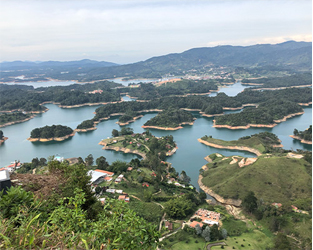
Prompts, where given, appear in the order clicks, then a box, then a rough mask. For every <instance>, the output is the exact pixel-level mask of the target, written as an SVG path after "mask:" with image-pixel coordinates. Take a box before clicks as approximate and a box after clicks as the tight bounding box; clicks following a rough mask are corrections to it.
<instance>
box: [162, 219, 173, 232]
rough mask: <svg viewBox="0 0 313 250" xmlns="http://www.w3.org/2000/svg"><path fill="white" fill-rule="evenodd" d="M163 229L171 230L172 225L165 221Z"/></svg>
mask: <svg viewBox="0 0 313 250" xmlns="http://www.w3.org/2000/svg"><path fill="white" fill-rule="evenodd" d="M164 226H165V228H167V229H168V230H171V231H172V230H173V223H171V222H169V221H165V223H164Z"/></svg>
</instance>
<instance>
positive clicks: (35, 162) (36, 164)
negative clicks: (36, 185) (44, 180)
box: [32, 157, 39, 168]
mask: <svg viewBox="0 0 313 250" xmlns="http://www.w3.org/2000/svg"><path fill="white" fill-rule="evenodd" d="M38 166H39V160H38V158H37V157H36V158H33V159H32V167H33V168H36V167H38Z"/></svg>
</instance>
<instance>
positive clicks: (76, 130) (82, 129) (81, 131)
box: [74, 126, 97, 133]
mask: <svg viewBox="0 0 313 250" xmlns="http://www.w3.org/2000/svg"><path fill="white" fill-rule="evenodd" d="M96 129H97V127H96V126H93V127H91V128H75V129H74V132H78V133H84V132H88V131H92V130H96Z"/></svg>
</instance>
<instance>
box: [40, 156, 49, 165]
mask: <svg viewBox="0 0 313 250" xmlns="http://www.w3.org/2000/svg"><path fill="white" fill-rule="evenodd" d="M39 165H40V166H46V165H47V159H46V158H43V157H42V158H40V160H39Z"/></svg>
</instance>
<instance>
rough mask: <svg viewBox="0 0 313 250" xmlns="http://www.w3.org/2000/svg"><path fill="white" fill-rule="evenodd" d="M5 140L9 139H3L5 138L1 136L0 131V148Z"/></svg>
mask: <svg viewBox="0 0 313 250" xmlns="http://www.w3.org/2000/svg"><path fill="white" fill-rule="evenodd" d="M7 139H9V138H8V137H5V136H4V135H3V131H2V130H0V146H1V145H2V144H3V143H4V142H5V141H6V140H7Z"/></svg>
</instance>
